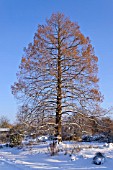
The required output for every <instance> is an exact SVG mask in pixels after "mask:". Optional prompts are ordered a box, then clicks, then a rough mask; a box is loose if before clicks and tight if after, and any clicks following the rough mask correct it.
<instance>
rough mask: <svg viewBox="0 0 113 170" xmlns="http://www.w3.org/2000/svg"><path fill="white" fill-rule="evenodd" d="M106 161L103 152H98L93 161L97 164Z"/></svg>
mask: <svg viewBox="0 0 113 170" xmlns="http://www.w3.org/2000/svg"><path fill="white" fill-rule="evenodd" d="M104 161H105V156H104V155H103V154H102V153H101V152H97V153H96V155H95V156H94V158H93V163H94V164H96V165H101V164H103V163H104Z"/></svg>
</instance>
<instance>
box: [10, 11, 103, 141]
mask: <svg viewBox="0 0 113 170" xmlns="http://www.w3.org/2000/svg"><path fill="white" fill-rule="evenodd" d="M97 62H98V58H97V57H96V56H95V54H94V49H93V47H92V45H91V44H90V40H89V38H88V37H85V36H84V35H83V34H82V33H81V31H80V29H79V26H78V24H77V23H74V22H71V21H70V19H69V18H66V17H65V16H64V15H63V14H61V13H57V14H52V16H51V18H50V19H47V21H46V24H45V25H39V26H38V30H37V32H36V33H35V36H34V41H33V43H30V44H29V45H28V48H25V54H24V56H23V57H22V61H21V64H20V67H19V69H20V70H19V72H18V74H17V79H18V80H17V82H15V83H14V85H13V86H12V93H13V94H14V96H15V97H16V98H17V99H21V100H22V101H23V102H24V104H25V103H27V104H28V105H29V108H31V110H32V111H31V112H32V114H34V115H35V116H37V115H41V114H42V113H43V112H44V111H45V113H46V115H47V116H48V115H56V122H55V124H56V126H55V127H56V135H57V136H58V137H59V140H61V138H62V115H63V114H71V113H77V110H78V109H77V108H79V107H82V108H84V109H86V108H87V109H89V108H91V106H92V105H94V104H95V103H97V102H100V101H101V100H102V97H101V94H100V92H99V89H98V84H97V83H98V78H97V72H98V67H97Z"/></svg>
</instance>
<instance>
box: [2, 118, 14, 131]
mask: <svg viewBox="0 0 113 170" xmlns="http://www.w3.org/2000/svg"><path fill="white" fill-rule="evenodd" d="M11 127H12V125H11V123H10V121H9V119H8V118H7V117H5V116H1V117H0V128H11Z"/></svg>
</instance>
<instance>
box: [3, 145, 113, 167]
mask: <svg viewBox="0 0 113 170" xmlns="http://www.w3.org/2000/svg"><path fill="white" fill-rule="evenodd" d="M111 146H112V144H109V145H107V147H106V144H104V143H93V142H89V143H88V142H87V143H82V142H81V143H76V142H63V143H60V147H59V148H60V151H59V152H58V153H57V154H56V155H54V156H50V153H49V149H48V148H49V143H47V142H45V143H44V142H42V143H39V144H37V145H33V146H24V147H22V148H10V147H5V146H3V148H1V149H0V170H36V169H37V170H58V169H60V170H113V147H111ZM78 148H79V149H78ZM97 152H101V153H102V154H104V156H105V162H103V164H101V165H95V164H93V157H94V156H95V154H96V153H97Z"/></svg>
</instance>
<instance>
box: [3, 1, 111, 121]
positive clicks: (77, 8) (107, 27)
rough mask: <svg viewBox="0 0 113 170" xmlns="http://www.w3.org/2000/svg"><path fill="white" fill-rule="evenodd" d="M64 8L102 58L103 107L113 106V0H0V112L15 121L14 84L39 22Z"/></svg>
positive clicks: (99, 74)
mask: <svg viewBox="0 0 113 170" xmlns="http://www.w3.org/2000/svg"><path fill="white" fill-rule="evenodd" d="M55 12H62V13H64V14H65V15H66V16H69V17H70V19H71V20H72V21H76V22H78V24H79V25H80V28H81V31H82V33H83V34H84V35H86V36H89V37H90V39H91V43H92V45H93V46H94V48H95V54H96V55H97V56H98V58H99V62H98V67H99V73H98V77H99V78H100V82H99V86H100V91H101V92H102V94H103V95H104V102H103V104H102V106H103V107H105V108H109V107H110V106H113V0H0V80H1V81H0V116H2V115H4V116H6V117H8V118H9V119H10V120H11V122H13V121H15V116H16V112H17V108H18V107H17V106H18V105H17V101H16V100H15V99H14V96H13V95H12V94H11V88H10V87H11V85H12V84H13V83H14V81H16V73H17V71H18V66H19V64H20V61H21V57H22V55H23V48H24V47H26V46H27V45H28V43H30V42H32V40H33V36H34V33H35V32H36V29H37V25H38V24H43V23H45V19H46V18H49V17H50V16H51V14H52V13H55Z"/></svg>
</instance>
